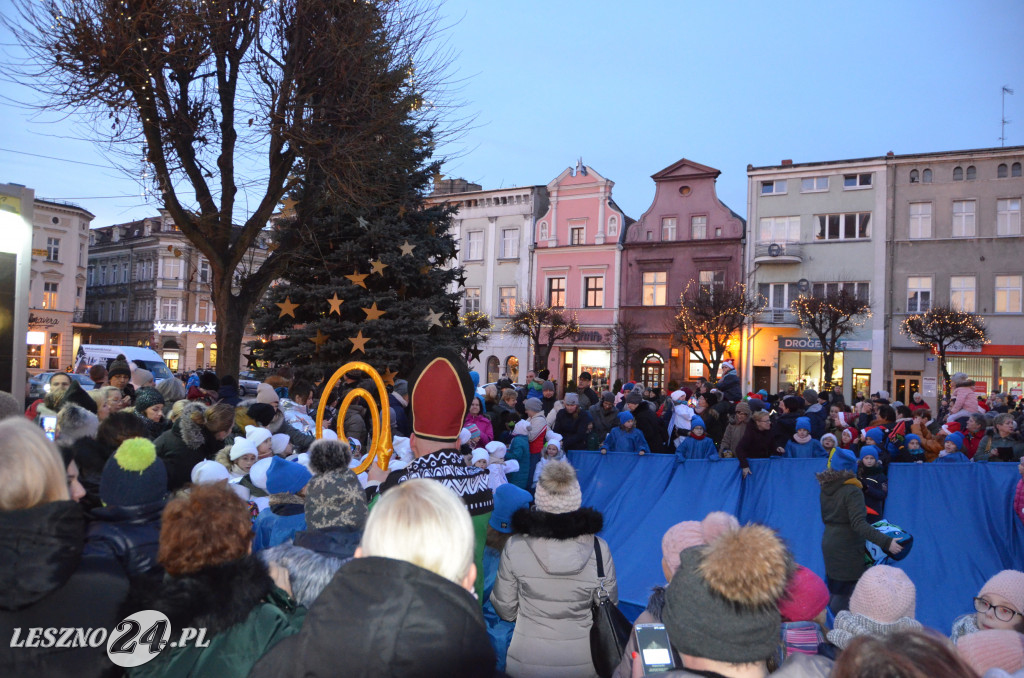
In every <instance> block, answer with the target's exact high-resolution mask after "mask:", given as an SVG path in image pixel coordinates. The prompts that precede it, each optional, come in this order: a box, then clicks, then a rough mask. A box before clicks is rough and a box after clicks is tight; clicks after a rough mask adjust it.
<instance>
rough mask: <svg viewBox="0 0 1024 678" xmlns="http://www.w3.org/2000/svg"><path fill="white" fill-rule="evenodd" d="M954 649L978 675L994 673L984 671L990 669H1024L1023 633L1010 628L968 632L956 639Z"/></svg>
mask: <svg viewBox="0 0 1024 678" xmlns="http://www.w3.org/2000/svg"><path fill="white" fill-rule="evenodd" d="M956 651H957V652H958V653H959V654H960V656H961V657H963V660H964V661H965V662H967V663H968V664H969V665H970V667H971V668H972V669H974V670H975V671H977V672H978V674H979V675H982V674H984V675H986V676H989V675H994V674H989V673H986V672H987V671H989V670H990V669H1002V670H1003V671H1007V672H1016V671H1020V670H1021V669H1024V634H1021V633H1018V632H1017V631H1014V630H1012V629H990V630H986V631H978V632H977V633H970V634H968V635H966V636H964V637H963V638H961V639H960V640H958V641H957V643H956ZM1000 675H1007V674H1005V673H1003V674H1000ZM1014 675H1018V674H1017V673H1014Z"/></svg>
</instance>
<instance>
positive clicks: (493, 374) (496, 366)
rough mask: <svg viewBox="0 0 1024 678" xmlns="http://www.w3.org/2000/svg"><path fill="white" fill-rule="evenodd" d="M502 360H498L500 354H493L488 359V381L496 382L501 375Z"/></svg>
mask: <svg viewBox="0 0 1024 678" xmlns="http://www.w3.org/2000/svg"><path fill="white" fill-rule="evenodd" d="M500 370H501V361H500V360H498V356H496V355H492V356H491V357H489V358H488V359H487V381H488V382H489V383H494V382H496V381H498V378H499V377H501V374H500Z"/></svg>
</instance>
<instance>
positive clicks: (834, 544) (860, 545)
mask: <svg viewBox="0 0 1024 678" xmlns="http://www.w3.org/2000/svg"><path fill="white" fill-rule="evenodd" d="M818 482H819V483H820V484H821V495H820V502H821V519H822V521H823V522H824V523H825V533H824V535H822V537H821V552H822V555H823V556H824V558H825V574H826V575H828V577H829V578H831V579H834V580H835V581H847V582H850V581H857V580H858V579H860V576H861V575H862V574H864V570H865V568H866V564H865V562H864V541H865V540H867V541H871V542H872V543H874V544H877V545H878V546H880V547H882V548H883V549H885V550H888V548H889V546H890V545H891V544H892V541H893V540H892V538H891V537H887V536H886V535H884V534H882V533H881V532H879V531H878V530H876V529H875V528H873V527H871V525H870V524H869V523H868V522H867V520H865V515H866V511H867V509H866V507H865V505H864V492H863V490H862V486H861V483H860V481H859V480H857V479H856V478H855V477H854V475H853V473H851V472H849V471H835V470H832V469H829V470H826V471H822V472H821V473H819V474H818Z"/></svg>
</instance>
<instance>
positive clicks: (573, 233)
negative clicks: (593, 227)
mask: <svg viewBox="0 0 1024 678" xmlns="http://www.w3.org/2000/svg"><path fill="white" fill-rule="evenodd" d="M586 243H587V228H586V227H585V226H571V227H570V228H569V244H570V245H585V244H586Z"/></svg>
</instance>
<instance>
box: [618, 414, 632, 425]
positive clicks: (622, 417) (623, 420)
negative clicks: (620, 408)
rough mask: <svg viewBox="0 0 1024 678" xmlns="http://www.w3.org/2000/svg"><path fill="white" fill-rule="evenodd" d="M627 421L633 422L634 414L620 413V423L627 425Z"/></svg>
mask: <svg viewBox="0 0 1024 678" xmlns="http://www.w3.org/2000/svg"><path fill="white" fill-rule="evenodd" d="M627 421H633V413H632V412H619V423H620V424H625V423H626V422H627Z"/></svg>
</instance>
